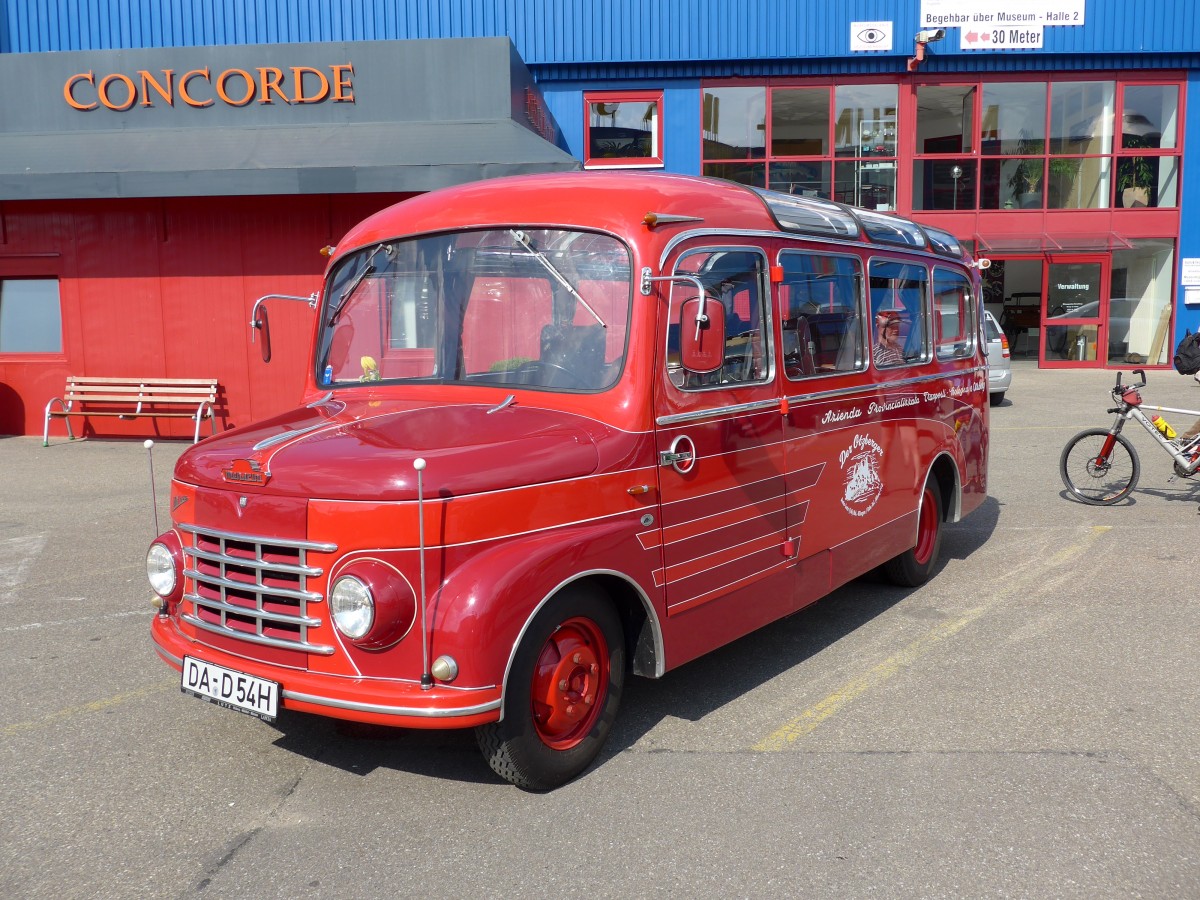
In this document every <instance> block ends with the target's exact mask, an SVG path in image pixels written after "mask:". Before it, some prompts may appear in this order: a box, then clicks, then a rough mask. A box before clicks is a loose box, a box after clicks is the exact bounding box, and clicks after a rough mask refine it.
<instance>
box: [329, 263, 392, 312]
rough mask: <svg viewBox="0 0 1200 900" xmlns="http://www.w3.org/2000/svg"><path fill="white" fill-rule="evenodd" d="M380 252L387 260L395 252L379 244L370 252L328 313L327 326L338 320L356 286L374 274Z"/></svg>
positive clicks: (356, 288)
mask: <svg viewBox="0 0 1200 900" xmlns="http://www.w3.org/2000/svg"><path fill="white" fill-rule="evenodd" d="M380 250H382V251H383V252H384V253H386V254H387V255H388V257H389V258H390V257H391V255H392V253H394V252H395V251H394V250H392V248H391V247H389V246H388V245H387V244H380V245H379V246H378V247H376V248H375V249H374V250H372V251H371V255H370V256H368V257H367V261H366V262H365V263H363V267H362V268H361V269H359V270H358V272H357V274H355V276H354V279H353V280H352V281H351V282H350V284H349V285H348V286H347V287H346V289H345V290H344V291H342V296H340V297H338V300H337V305H336V306H334V307H333V309H331V310H330V311H329V322H328V323H327V324H329V325H332V324H333V323H334V322H336V321H337V320H338V316H340V315H341V314H342V310H343V309H345V308H346V301H348V300H349V299H350V297H351V296H353V294H354V292H355V291H357V290H358V286H359V285H360V284H362V283H363V279H365V278H366V277H367V276H368V275H373V274H374V273H375V271H376V268H375V257H376V256H378V255H379V251H380Z"/></svg>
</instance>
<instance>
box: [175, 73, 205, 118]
mask: <svg viewBox="0 0 1200 900" xmlns="http://www.w3.org/2000/svg"><path fill="white" fill-rule="evenodd" d="M198 75H199V76H203V78H204V80H205V81H208V69H207V68H204V69H192V70H191V71H190V72H185V73H184V74H183V77H182V78H180V79H179V96H180V98H182V100H183V102H184V103H186V104H187V105H188V106H194V107H196V108H197V109H199V108H202V107H205V106H212V105H213V99H212V97H209V98H208V99H206V100H196V99H195V98H194V97H192V95H191V94H190V93H189V92H188V84H189V83H191V80H192V79H193V78H195V77H196V76H198Z"/></svg>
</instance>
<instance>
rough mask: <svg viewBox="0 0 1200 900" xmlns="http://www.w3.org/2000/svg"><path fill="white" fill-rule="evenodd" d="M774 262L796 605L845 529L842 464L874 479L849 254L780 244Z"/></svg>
mask: <svg viewBox="0 0 1200 900" xmlns="http://www.w3.org/2000/svg"><path fill="white" fill-rule="evenodd" d="M778 262H779V268H780V269H781V270H782V281H781V283H780V284H779V286H778V304H777V308H778V309H779V320H780V334H781V346H780V349H781V351H782V354H781V355H782V359H783V379H782V381H783V391H784V394H785V396H786V397H787V403H788V405H787V415H786V416H785V417H784V427H785V434H784V439H785V447H786V476H785V480H786V485H787V514H788V529H789V530H788V536H789V540H790V541H791V542H792V547H793V549H794V552H795V553H796V556H797V566H798V573H797V575H798V577H797V584H796V590H797V603H798V605H803V604H804V603H808V602H811V601H812V600H816V599H817V598H819V597H821V596H823V595H824V594H826V593H828V592H829V590H830V589H831V578H832V575H831V562H830V557H831V547H833V546H834V545H835V543H836V542H837V541H840V540H844V539H845V534H844V533H843V532H845V530H846V529H847V528H851V529H852V528H853V523H854V521H855V520H854V519H848V517H847V516H846V514H845V511H844V510H843V509H842V507H841V505H840V503H841V500H842V499H844V487H845V479H846V469H847V467H849V468H850V469H854V467H856V466H857V467H858V468H859V469H861V470H862V471H861V474H862V476H863V478H862V479H860V480H862V483H863V484H864V485H865V486H867V487H868V489H869V487H870V485H871V484H873V483H874V482H873V478H872V476H873V474H874V469H873V467H872V460H871V459H870V458H869V457H870V454H869V453H866V454H865V455H864V453H865V451H866V450H867V449H868V448H867V445H866V444H862V446H858V447H855V445H854V434H855V433H856V432H855V431H854V430H853V429H854V427H855V426H856V425H858V424H859V423H860V422H861V420H862V419H863V418H864V412H863V410H862V407H863V406H864V405H865V404H864V402H863V401H864V397H865V394H864V393H863V390H864V387H865V386H864V385H863V384H862V382H863V381H864V378H863V373H864V372H865V369H866V367H867V356H868V353H869V344H868V342H867V328H866V323H865V318H866V317H865V315H864V309H863V273H862V261H861V260H860V259H859V258H858V257H857V256H855V255H852V254H846V255H837V254H831V253H828V252H821V253H816V252H810V251H803V250H784V251H783V252H781V253H780V254H779V259H778ZM856 373H858V375H857V377H856ZM856 387H857V388H858V391H857V393H856V392H855V388H856ZM860 456H861V457H862V458H861V459H860V458H859V457H860Z"/></svg>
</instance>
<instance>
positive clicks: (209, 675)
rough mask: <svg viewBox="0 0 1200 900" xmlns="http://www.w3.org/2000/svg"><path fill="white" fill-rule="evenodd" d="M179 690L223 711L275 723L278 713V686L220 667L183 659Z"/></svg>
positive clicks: (188, 657) (197, 660)
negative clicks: (229, 710) (223, 708)
mask: <svg viewBox="0 0 1200 900" xmlns="http://www.w3.org/2000/svg"><path fill="white" fill-rule="evenodd" d="M179 687H180V689H181V690H182V691H183V692H184V693H185V694H191V695H192V696H193V697H199V698H200V699H201V700H207V701H208V702H209V703H215V704H217V706H223V707H225V708H226V709H233V710H237V711H238V712H244V713H246V714H247V715H251V716H254V717H256V718H259V719H262V720H263V721H264V722H274V721H275V717H276V715H278V713H279V685H278V683H276V682H274V681H267V680H266V679H265V678H255V677H254V676H253V675H246V674H244V673H242V672H235V671H233V670H232V669H226V668H223V667H222V666H214V665H213V664H212V663H207V662H203V661H202V660H199V659H192V658H191V657H190V656H185V657H184V658H183V672H182V673H181V674H180V677H179Z"/></svg>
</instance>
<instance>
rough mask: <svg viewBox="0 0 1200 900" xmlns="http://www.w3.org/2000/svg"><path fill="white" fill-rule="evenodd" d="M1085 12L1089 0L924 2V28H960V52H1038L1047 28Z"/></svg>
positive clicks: (1078, 19)
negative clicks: (1086, 2) (1086, 1)
mask: <svg viewBox="0 0 1200 900" xmlns="http://www.w3.org/2000/svg"><path fill="white" fill-rule="evenodd" d="M1084 12H1085V0H921V27H922V28H957V29H958V46H959V49H960V50H1038V49H1041V47H1042V40H1043V36H1044V32H1043V29H1044V28H1046V27H1047V26H1056V25H1082V24H1084Z"/></svg>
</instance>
